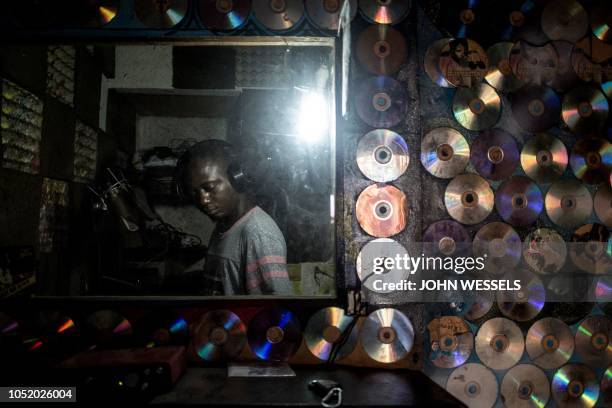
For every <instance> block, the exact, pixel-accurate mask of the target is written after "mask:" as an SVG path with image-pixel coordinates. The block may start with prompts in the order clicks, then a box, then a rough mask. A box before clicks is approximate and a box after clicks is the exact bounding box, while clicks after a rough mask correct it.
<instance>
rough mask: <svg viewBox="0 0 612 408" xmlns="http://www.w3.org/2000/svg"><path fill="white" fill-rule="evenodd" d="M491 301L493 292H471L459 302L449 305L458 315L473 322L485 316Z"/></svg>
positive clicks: (491, 305) (489, 309)
mask: <svg viewBox="0 0 612 408" xmlns="http://www.w3.org/2000/svg"><path fill="white" fill-rule="evenodd" d="M493 303H494V299H493V292H490V291H486V292H485V291H482V292H471V293H469V294H468V295H467V296H465V297H464V298H463V300H462V301H461V302H454V303H453V304H452V305H451V307H452V308H453V309H454V310H455V312H456V313H457V314H458V315H459V316H462V317H464V318H465V319H466V320H470V321H472V322H473V321H475V320H478V319H480V318H482V317H484V316H486V314H487V313H489V311H491V308H492V307H493Z"/></svg>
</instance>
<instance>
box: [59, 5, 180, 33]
mask: <svg viewBox="0 0 612 408" xmlns="http://www.w3.org/2000/svg"><path fill="white" fill-rule="evenodd" d="M183 2H184V3H185V4H186V3H187V0H183ZM55 3H58V2H55ZM149 3H154V2H153V1H149ZM119 4H120V1H119V0H89V1H80V2H71V5H72V7H71V8H70V9H68V10H67V9H62V7H61V5H59V6H60V9H62V11H63V12H65V13H66V14H65V15H64V17H63V18H61V17H60V20H62V21H63V22H65V23H66V25H67V26H70V27H79V28H80V27H91V28H95V27H101V26H104V25H106V24H108V23H110V22H111V21H112V20H114V19H115V17H117V13H118V12H119ZM51 14H52V15H53V14H54V13H51Z"/></svg>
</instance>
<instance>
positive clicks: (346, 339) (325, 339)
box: [304, 307, 358, 361]
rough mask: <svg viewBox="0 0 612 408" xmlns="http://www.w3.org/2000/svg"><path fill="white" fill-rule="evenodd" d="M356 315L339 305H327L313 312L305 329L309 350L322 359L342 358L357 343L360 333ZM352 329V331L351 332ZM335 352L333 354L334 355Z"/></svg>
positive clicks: (305, 338) (305, 339)
mask: <svg viewBox="0 0 612 408" xmlns="http://www.w3.org/2000/svg"><path fill="white" fill-rule="evenodd" d="M355 323H356V320H355V318H354V317H351V316H347V315H346V314H345V313H344V310H343V309H341V308H339V307H326V308H325V309H321V310H318V311H317V312H315V314H313V315H312V316H311V317H310V319H309V320H308V323H307V324H306V330H305V331H304V341H305V343H306V346H307V347H308V350H310V352H311V353H312V354H313V355H314V356H315V357H317V358H318V359H320V360H324V361H328V360H330V358H332V357H333V358H334V360H336V359H337V360H340V359H342V358H343V357H346V356H347V355H349V354H350V353H351V352H352V351H353V350H354V349H355V345H357V340H358V334H357V328H356V327H355ZM349 330H350V332H349ZM332 354H333V355H332Z"/></svg>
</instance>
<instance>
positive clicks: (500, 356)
mask: <svg viewBox="0 0 612 408" xmlns="http://www.w3.org/2000/svg"><path fill="white" fill-rule="evenodd" d="M524 349H525V340H524V338H523V332H522V331H521V329H520V328H519V327H518V326H517V325H516V323H514V322H513V321H512V320H509V319H506V318H503V317H496V318H493V319H491V320H487V321H486V322H484V323H483V325H482V326H480V329H479V330H478V333H477V334H476V354H477V355H478V358H480V361H482V362H483V364H485V365H486V366H487V367H490V368H492V369H494V370H506V369H508V368H510V367H512V366H513V365H515V364H516V363H518V361H519V360H520V359H521V356H522V355H523V351H524Z"/></svg>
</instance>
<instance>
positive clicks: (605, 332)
mask: <svg viewBox="0 0 612 408" xmlns="http://www.w3.org/2000/svg"><path fill="white" fill-rule="evenodd" d="M575 341H576V353H577V354H578V355H579V356H580V359H581V361H582V362H584V363H586V364H588V365H589V366H591V367H607V366H609V365H610V364H612V319H610V317H608V316H589V317H587V318H586V319H584V320H583V321H582V322H581V323H580V326H578V330H576V336H575Z"/></svg>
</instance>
